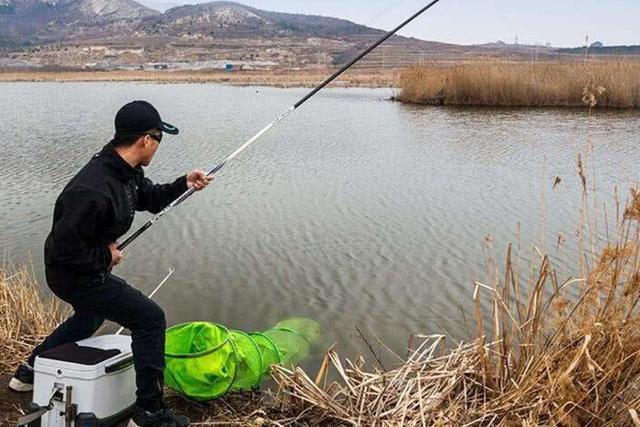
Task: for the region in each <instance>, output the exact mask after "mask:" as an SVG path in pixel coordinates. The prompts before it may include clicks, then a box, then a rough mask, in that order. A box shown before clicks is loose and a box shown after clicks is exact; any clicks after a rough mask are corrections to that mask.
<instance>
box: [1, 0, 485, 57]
mask: <svg viewBox="0 0 640 427" xmlns="http://www.w3.org/2000/svg"><path fill="white" fill-rule="evenodd" d="M0 4H2V5H3V8H2V9H1V10H2V13H1V14H0V44H2V45H4V46H5V49H6V50H9V51H14V52H13V53H11V54H9V55H8V57H7V58H5V60H4V61H0V66H2V64H5V66H11V65H6V64H20V65H19V66H23V64H25V63H29V64H32V65H33V66H37V67H40V66H55V67H65V68H69V67H71V68H77V67H83V68H87V67H88V68H107V69H111V68H123V67H124V68H127V67H137V68H139V67H144V66H145V64H148V63H158V62H161V63H165V64H168V67H169V68H174V67H196V66H197V67H200V68H208V67H219V66H220V63H221V62H222V64H223V66H224V63H225V62H231V63H237V64H244V65H246V66H250V67H285V68H295V67H304V68H308V67H316V66H318V67H326V66H331V65H332V64H338V63H342V62H344V61H346V60H347V59H349V58H350V57H351V56H353V54H354V53H355V52H358V51H359V50H361V49H362V48H363V47H364V46H366V45H367V44H368V43H371V41H372V40H374V39H376V38H378V37H380V36H381V35H382V34H383V33H384V31H382V30H379V29H375V28H371V27H367V26H365V25H360V24H356V23H354V22H351V21H347V20H344V19H338V18H331V17H325V16H315V15H302V14H291V13H279V12H271V11H265V10H260V9H256V8H253V7H249V6H245V5H242V4H239V3H234V2H228V1H215V2H211V3H204V4H196V5H185V6H179V7H175V8H172V9H169V10H167V11H166V12H164V13H159V12H156V11H153V10H151V9H148V8H146V7H144V6H142V5H140V4H139V3H136V2H135V1H134V0H0ZM21 46H22V47H23V48H24V47H29V50H24V49H23V50H22V51H15V50H16V49H18V48H20V47H21ZM390 49H392V50H390ZM473 50H474V48H473V47H462V46H457V45H453V44H446V43H435V42H428V41H423V40H417V39H412V38H405V37H400V36H395V37H393V38H392V39H390V40H389V42H388V43H387V44H385V46H384V47H381V49H379V50H378V51H376V52H375V53H374V55H372V56H371V57H370V58H368V61H369V62H364V63H363V65H366V64H367V63H368V64H373V66H378V65H377V64H378V63H380V64H381V65H382V66H398V65H403V64H406V63H411V62H415V61H416V60H420V58H424V55H428V54H433V55H459V54H460V53H461V52H467V51H473ZM387 53H388V54H387ZM376 55H378V56H376ZM185 64H186V65H185ZM189 64H190V65H189ZM194 64H196V65H194Z"/></svg>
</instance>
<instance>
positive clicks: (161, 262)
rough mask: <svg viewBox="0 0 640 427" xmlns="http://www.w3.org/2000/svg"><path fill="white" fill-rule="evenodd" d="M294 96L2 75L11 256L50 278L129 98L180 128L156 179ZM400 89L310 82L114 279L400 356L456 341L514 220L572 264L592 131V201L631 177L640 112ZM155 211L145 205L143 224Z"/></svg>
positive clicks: (172, 302)
mask: <svg viewBox="0 0 640 427" xmlns="http://www.w3.org/2000/svg"><path fill="white" fill-rule="evenodd" d="M305 93H306V90H305V89H275V88H262V87H259V88H256V87H248V88H236V87H227V86H219V85H173V84H162V85H156V84H136V83H123V84H120V83H73V84H71V83H15V84H13V83H11V84H0V111H1V112H2V120H0V170H1V171H2V179H1V180H0V251H1V252H2V254H3V256H4V258H5V260H6V261H5V262H8V261H11V262H14V263H20V262H24V261H26V260H31V262H32V263H33V265H34V268H35V270H36V272H37V273H38V275H39V276H40V277H42V268H43V267H42V246H43V242H44V239H45V237H46V235H47V233H48V231H49V227H50V225H51V218H52V211H53V205H54V202H55V199H56V197H57V195H58V193H59V192H60V191H61V190H62V188H63V186H64V185H65V183H66V182H67V180H69V179H70V178H71V177H72V176H73V175H74V173H75V172H76V171H77V170H78V169H79V168H80V167H81V166H82V165H84V163H85V162H86V161H87V160H88V159H89V158H90V157H91V156H92V155H93V154H94V153H95V152H97V151H99V150H100V148H101V147H102V145H103V144H104V143H106V142H108V140H109V139H110V136H111V135H112V132H113V130H112V129H113V124H112V123H113V117H114V115H115V112H116V111H117V110H118V108H119V107H120V106H121V105H123V104H124V103H126V102H128V101H130V100H132V99H146V100H149V101H150V102H152V103H153V104H154V105H156V107H157V108H158V109H159V111H160V112H161V114H162V115H163V118H164V119H165V120H167V121H169V122H170V123H174V124H176V125H177V126H178V127H179V128H180V129H181V132H180V135H179V136H177V137H171V136H165V139H164V140H163V142H162V145H161V146H160V150H159V151H158V154H157V156H156V158H155V159H154V162H153V163H152V164H151V166H150V167H149V168H148V169H147V176H148V177H150V178H151V179H153V180H154V181H155V182H162V181H168V180H172V179H173V178H175V177H177V176H178V175H180V174H183V173H185V172H187V171H189V170H191V169H193V168H196V167H197V168H203V169H209V168H211V167H212V166H213V165H214V164H215V162H216V161H218V160H220V159H222V158H223V157H224V156H226V155H227V154H229V153H230V152H231V151H233V150H234V149H235V148H236V147H237V146H238V145H240V144H241V143H242V142H244V140H246V139H247V138H248V137H250V136H251V135H253V134H254V133H255V132H256V131H258V130H259V129H261V128H262V127H263V126H264V125H266V124H267V123H269V122H270V121H271V120H272V119H273V118H275V116H277V115H278V114H279V113H281V112H282V111H283V110H285V109H286V108H287V107H288V106H289V105H291V104H292V103H293V102H295V101H296V100H297V99H299V98H300V97H301V96H302V95H304V94H305ZM392 95H393V91H392V90H370V89H329V90H326V91H323V92H321V93H320V94H319V95H318V96H317V97H315V98H314V99H313V100H311V101H309V103H308V104H305V105H304V106H303V107H302V108H301V109H300V110H298V111H296V112H295V113H294V114H293V115H291V116H290V117H289V118H288V119H287V120H286V121H285V122H283V123H282V124H281V125H280V126H278V127H277V128H275V129H274V130H272V132H270V133H269V134H267V135H266V136H265V137H264V138H263V139H261V140H260V141H259V142H258V143H257V144H256V145H255V146H253V147H252V148H250V149H248V150H247V151H246V152H244V153H242V155H240V156H239V157H238V158H236V159H235V160H234V161H232V162H230V163H229V164H228V165H227V166H226V167H225V168H224V169H223V170H222V171H221V172H220V173H219V174H218V175H217V178H216V181H215V183H214V185H213V186H212V187H211V188H209V189H207V190H206V191H204V192H201V193H198V194H197V195H195V196H194V197H192V198H191V199H189V200H188V201H187V202H185V203H184V204H182V205H181V206H179V207H178V208H176V209H175V210H173V211H172V212H171V213H170V214H168V215H167V216H165V217H163V218H162V220H161V221H159V222H158V223H156V225H154V227H152V228H151V229H150V230H149V231H147V232H146V233H145V234H144V235H143V236H142V237H141V238H140V239H138V240H137V241H136V242H135V243H134V244H133V245H132V246H130V247H129V248H128V249H127V251H126V253H125V259H124V262H123V263H122V264H121V266H119V267H118V268H117V269H116V271H115V273H116V274H119V275H121V276H123V277H124V278H126V279H127V280H128V281H129V282H130V283H131V284H133V285H135V286H137V287H138V288H139V289H140V290H142V291H143V292H149V291H151V290H152V289H153V288H154V286H155V285H156V284H157V283H158V282H159V281H160V280H161V279H162V278H163V277H164V275H165V273H166V271H167V270H168V269H169V267H174V268H175V270H176V272H175V274H174V275H173V277H172V278H171V279H170V281H169V282H168V283H167V285H165V287H164V288H163V289H162V291H161V292H160V293H159V294H158V295H157V298H156V300H157V301H158V302H159V303H160V304H161V305H162V306H163V307H164V308H165V311H166V312H167V319H168V322H169V323H170V324H175V323H178V322H184V321H190V320H210V321H215V322H220V323H223V324H226V325H229V326H232V327H234V328H239V329H244V330H259V329H263V328H267V327H269V326H271V325H272V324H274V323H275V322H276V321H277V320H278V319H280V318H283V317H287V316H292V315H303V316H307V317H311V318H314V319H317V320H318V321H320V322H321V323H322V324H323V325H324V326H325V327H326V329H327V330H328V331H329V339H330V340H331V341H335V342H337V343H338V345H339V348H340V349H341V351H342V353H343V354H346V355H353V354H355V353H357V352H362V353H365V354H366V352H367V351H368V350H367V349H366V347H365V346H364V345H363V342H362V341H361V340H360V339H359V337H358V334H357V333H356V329H355V326H360V327H361V329H362V330H363V331H365V332H366V333H369V331H371V330H372V331H375V333H376V334H377V335H378V337H380V338H381V339H382V340H384V341H385V342H386V343H387V344H388V345H389V346H390V347H391V348H392V349H394V350H396V351H399V352H403V351H404V348H405V347H406V344H407V340H408V337H409V335H410V334H411V333H447V334H450V335H452V336H454V337H456V338H462V337H465V336H466V327H465V322H464V321H463V316H462V314H461V309H465V310H468V309H470V307H471V306H472V304H471V296H472V292H473V286H474V285H473V281H474V280H480V281H483V280H485V279H486V273H485V269H484V263H483V257H482V248H483V245H484V242H485V236H488V235H490V236H491V237H492V239H493V241H494V244H495V247H496V250H497V252H498V254H499V257H500V258H502V257H503V254H504V251H505V248H506V245H507V244H508V242H510V241H514V240H515V239H516V229H517V226H518V224H521V245H522V247H523V248H528V247H530V245H531V244H533V243H537V244H539V246H540V247H541V248H543V249H544V248H546V249H547V250H549V251H550V252H551V253H552V255H554V257H556V258H557V259H558V260H559V261H560V264H561V265H565V267H563V268H564V270H566V271H565V272H566V273H567V274H571V273H572V272H574V270H573V269H572V264H570V263H569V261H566V260H567V259H570V258H571V257H572V256H574V255H575V251H574V250H573V249H574V248H575V231H576V229H577V224H578V217H579V215H578V211H579V206H580V198H579V183H578V180H577V178H576V173H575V170H576V166H575V165H576V156H577V154H578V153H579V152H581V151H582V152H584V150H585V146H586V145H587V143H588V142H589V141H590V142H591V144H592V146H593V156H592V157H591V158H590V160H589V161H588V165H587V166H588V173H589V174H590V177H593V176H595V178H596V187H597V190H598V195H599V196H598V197H599V198H600V201H601V202H602V203H606V202H609V201H611V200H612V195H613V190H614V188H615V187H616V186H617V187H618V188H619V189H620V193H621V194H622V195H624V194H626V192H627V190H628V188H629V187H630V186H631V185H634V184H635V183H637V182H638V178H639V171H640V168H639V165H640V153H639V150H638V141H639V135H640V114H639V113H636V112H604V113H603V112H598V113H597V114H594V115H593V116H591V117H589V115H588V114H587V112H585V111H579V110H574V111H561V110H545V111H539V110H521V109H519V110H504V109H501V110H491V109H448V108H437V107H416V106H408V105H403V104H400V103H393V102H389V101H388V100H387V99H388V98H389V97H391V96H392ZM594 167H595V174H594V173H593V170H594ZM556 176H559V177H561V179H562V182H561V183H560V184H559V185H558V186H557V187H556V188H555V189H552V184H553V180H554V178H555V177H556ZM146 219H148V214H145V213H139V214H138V216H137V219H136V224H137V225H140V224H142V223H143V222H144V221H145V220H146ZM560 233H562V234H563V235H564V236H566V243H564V244H563V245H562V246H561V247H560V248H559V249H558V250H557V249H556V245H555V242H556V240H557V236H558V234H560ZM563 260H564V261H566V262H563ZM370 336H371V335H370Z"/></svg>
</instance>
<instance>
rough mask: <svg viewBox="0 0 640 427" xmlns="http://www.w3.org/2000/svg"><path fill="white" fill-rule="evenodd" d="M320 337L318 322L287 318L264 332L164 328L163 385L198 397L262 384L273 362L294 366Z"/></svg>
mask: <svg viewBox="0 0 640 427" xmlns="http://www.w3.org/2000/svg"><path fill="white" fill-rule="evenodd" d="M321 337H322V328H321V327H320V325H319V324H318V322H316V321H314V320H311V319H305V318H302V317H293V318H290V319H285V320H282V321H280V322H278V323H277V324H276V326H274V327H273V328H271V329H269V330H268V331H264V332H252V333H251V334H246V333H244V332H242V331H236V330H233V331H229V330H228V329H227V328H225V327H224V326H221V325H218V324H215V323H209V322H191V323H185V324H182V325H177V326H174V327H172V328H170V329H168V330H167V337H166V344H165V357H166V367H165V372H164V377H165V383H166V384H167V386H169V387H171V388H172V389H174V390H176V391H177V392H179V393H181V394H183V395H185V396H187V397H190V398H192V399H197V400H210V399H215V398H217V397H220V396H222V395H223V394H225V393H227V392H228V391H230V390H231V391H243V390H252V389H257V388H258V387H260V383H261V382H262V379H263V376H264V375H265V374H267V373H268V372H269V369H270V367H271V365H274V364H283V365H286V366H292V365H297V364H299V363H300V362H302V361H303V360H304V359H305V358H306V357H307V356H308V355H309V353H310V351H311V347H312V345H314V344H315V343H318V342H319V341H320V339H321Z"/></svg>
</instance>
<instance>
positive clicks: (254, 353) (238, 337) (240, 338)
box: [231, 331, 263, 391]
mask: <svg viewBox="0 0 640 427" xmlns="http://www.w3.org/2000/svg"><path fill="white" fill-rule="evenodd" d="M231 340H232V341H233V343H234V345H235V348H236V360H237V363H238V366H237V372H236V379H235V381H234V382H233V385H232V386H231V390H232V391H246V390H252V389H255V388H257V387H259V386H260V383H261V382H262V372H263V366H262V352H261V351H260V348H259V347H258V345H257V344H256V342H255V341H254V340H253V339H252V338H251V337H250V336H249V335H247V334H245V333H244V332H241V331H231Z"/></svg>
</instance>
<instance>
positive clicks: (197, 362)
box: [164, 322, 238, 400]
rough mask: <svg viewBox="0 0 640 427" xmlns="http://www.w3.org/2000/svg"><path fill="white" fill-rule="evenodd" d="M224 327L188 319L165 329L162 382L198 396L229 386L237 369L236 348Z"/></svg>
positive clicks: (221, 391) (214, 393)
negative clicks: (164, 361) (190, 321)
mask: <svg viewBox="0 0 640 427" xmlns="http://www.w3.org/2000/svg"><path fill="white" fill-rule="evenodd" d="M229 337H230V333H229V331H228V330H227V329H226V328H225V327H224V326H220V325H216V324H214V323H208V322H192V323H185V324H182V325H177V326H174V327H172V328H170V329H168V330H167V338H166V344H165V359H166V366H165V370H164V379H165V383H166V384H167V385H168V386H169V387H171V388H172V389H174V390H176V391H178V392H180V393H182V394H184V395H186V396H189V397H191V398H193V399H198V400H209V399H214V398H216V397H219V396H222V395H223V394H225V393H226V392H227V391H229V389H230V388H231V386H232V384H233V383H234V379H235V377H236V372H237V367H238V363H237V360H236V359H237V356H236V350H235V349H234V346H233V344H232V342H231V340H230V339H229Z"/></svg>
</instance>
